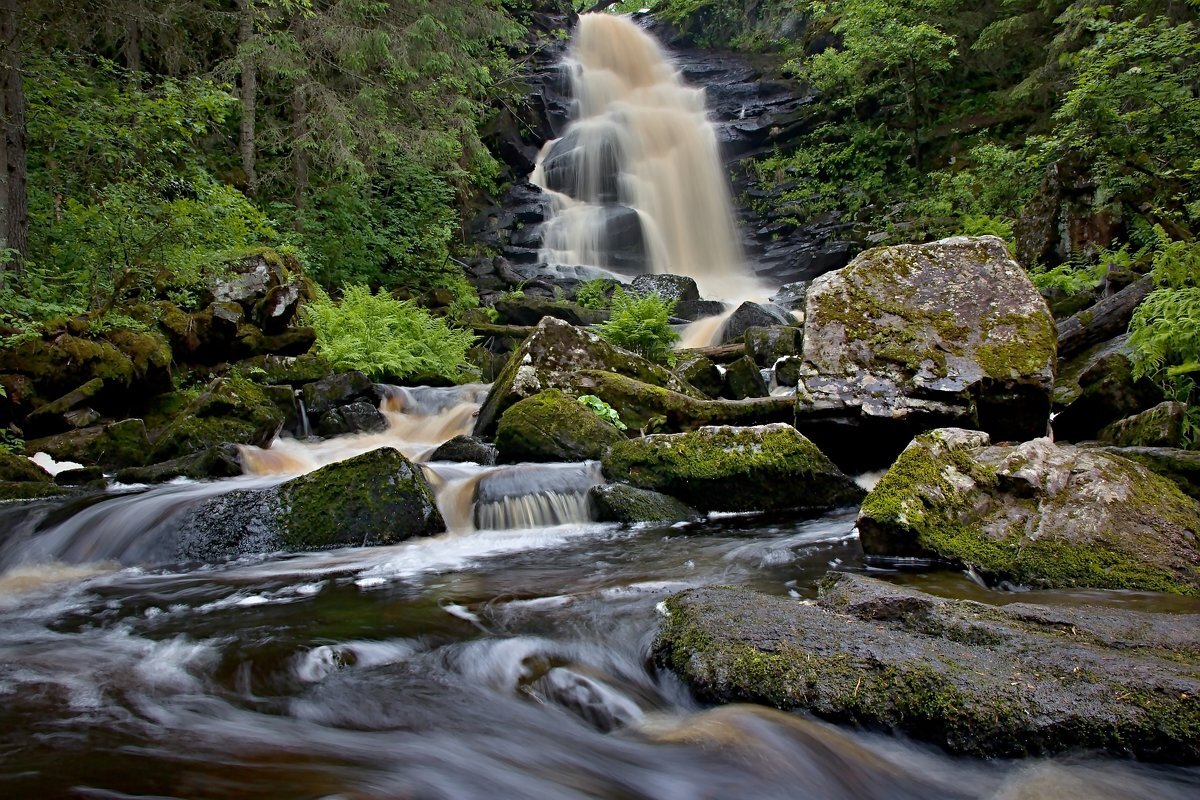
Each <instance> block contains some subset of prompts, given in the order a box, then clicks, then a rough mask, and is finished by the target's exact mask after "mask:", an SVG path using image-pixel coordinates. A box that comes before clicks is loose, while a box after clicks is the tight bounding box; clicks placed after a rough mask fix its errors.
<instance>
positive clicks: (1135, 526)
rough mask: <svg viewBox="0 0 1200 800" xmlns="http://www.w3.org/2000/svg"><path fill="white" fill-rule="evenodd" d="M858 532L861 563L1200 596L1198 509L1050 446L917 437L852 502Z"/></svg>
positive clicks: (1146, 476) (957, 436)
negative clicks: (953, 567) (946, 567)
mask: <svg viewBox="0 0 1200 800" xmlns="http://www.w3.org/2000/svg"><path fill="white" fill-rule="evenodd" d="M858 530H859V534H860V537H861V539H862V546H863V550H864V551H865V552H866V553H867V554H868V555H876V556H898V557H922V558H929V557H933V558H937V559H941V560H945V561H951V562H954V563H958V564H962V565H966V566H969V567H971V568H973V569H974V570H975V571H976V572H978V573H979V574H980V575H982V576H984V577H985V578H987V579H990V580H1007V581H1014V582H1017V583H1020V584H1028V585H1033V586H1039V587H1046V588H1054V587H1076V586H1079V587H1095V588H1103V589H1150V590H1155V591H1166V592H1177V593H1180V594H1189V595H1197V594H1200V548H1198V547H1197V540H1196V537H1197V534H1200V505H1198V504H1197V503H1196V501H1195V500H1193V499H1192V498H1190V497H1188V496H1186V495H1185V494H1183V493H1182V492H1180V491H1179V489H1178V488H1177V487H1176V486H1175V484H1173V483H1172V482H1171V481H1169V480H1167V479H1166V478H1163V477H1161V476H1159V475H1157V474H1155V473H1153V472H1151V471H1150V470H1148V469H1146V468H1145V467H1143V466H1141V465H1139V464H1136V463H1134V462H1133V461H1129V460H1127V459H1124V458H1121V457H1120V456H1116V455H1112V454H1110V453H1107V452H1101V451H1099V450H1092V449H1083V448H1077V447H1070V446H1057V445H1055V444H1054V443H1053V442H1051V441H1050V440H1049V439H1035V440H1033V441H1029V442H1025V443H1023V444H1020V445H1015V446H1007V447H1005V446H991V445H990V442H989V440H988V437H987V434H985V433H983V432H981V431H967V430H962V429H943V430H936V431H931V432H930V433H927V434H924V435H922V436H919V437H917V438H916V439H914V440H913V442H912V443H911V444H910V445H909V446H908V448H906V449H905V451H904V452H903V453H901V454H900V457H899V458H898V459H897V460H896V463H895V464H893V465H892V467H891V469H889V470H888V471H887V473H886V474H885V475H884V476H883V478H882V479H881V480H880V481H879V483H878V484H877V485H876V486H875V488H874V489H872V490H871V493H870V494H869V495H868V496H867V498H866V500H864V501H863V505H862V510H861V511H860V513H859V518H858Z"/></svg>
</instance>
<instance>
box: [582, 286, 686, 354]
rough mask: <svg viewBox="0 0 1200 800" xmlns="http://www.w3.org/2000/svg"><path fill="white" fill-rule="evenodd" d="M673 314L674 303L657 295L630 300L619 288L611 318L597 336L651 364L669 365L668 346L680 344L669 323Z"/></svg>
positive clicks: (647, 295) (613, 300)
mask: <svg viewBox="0 0 1200 800" xmlns="http://www.w3.org/2000/svg"><path fill="white" fill-rule="evenodd" d="M674 310H675V301H674V300H670V301H668V300H663V299H662V298H661V297H660V296H658V295H657V294H646V295H642V296H633V295H629V294H626V292H625V290H624V289H621V288H620V287H618V288H617V290H616V291H615V292H613V296H612V313H611V316H610V317H609V319H608V321H607V322H605V323H603V324H602V325H601V326H600V335H601V336H603V337H604V339H605V340H606V341H608V342H610V343H612V344H615V345H617V346H618V347H623V348H625V349H626V350H632V351H633V352H635V353H637V354H638V355H640V356H642V357H643V358H646V359H648V360H650V361H655V362H658V363H660V364H669V363H672V362H673V361H674V358H675V357H674V354H673V353H672V352H671V346H672V345H673V344H675V342H677V341H678V340H679V334H677V333H676V332H675V331H674V330H672V329H671V325H670V321H669V320H670V317H671V312H672V311H674Z"/></svg>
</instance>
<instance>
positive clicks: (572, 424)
mask: <svg viewBox="0 0 1200 800" xmlns="http://www.w3.org/2000/svg"><path fill="white" fill-rule="evenodd" d="M623 438H624V436H623V435H622V434H621V432H620V431H619V430H617V428H616V426H614V425H613V424H612V423H610V422H607V421H605V420H603V419H601V418H600V417H599V416H597V415H596V414H595V413H594V412H593V411H591V410H590V409H588V408H585V407H584V406H582V405H581V404H580V403H579V402H577V401H576V400H575V398H573V397H570V396H568V395H566V394H564V393H563V392H561V391H559V390H557V389H547V390H546V391H544V392H540V393H539V394H536V395H534V396H532V397H527V398H525V399H524V400H520V401H518V402H516V403H514V404H513V405H512V406H510V407H509V408H508V409H507V410H505V412H504V413H503V414H502V415H501V416H500V422H499V424H498V425H497V426H496V449H497V450H498V451H499V460H500V461H501V462H507V463H510V464H511V463H516V462H519V461H588V460H594V459H598V458H599V457H600V456H601V454H602V453H603V452H604V450H605V448H607V447H608V446H609V445H611V444H613V443H614V442H617V441H619V440H621V439H623Z"/></svg>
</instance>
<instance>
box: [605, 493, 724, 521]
mask: <svg viewBox="0 0 1200 800" xmlns="http://www.w3.org/2000/svg"><path fill="white" fill-rule="evenodd" d="M588 495H589V497H590V498H591V500H592V505H593V506H594V507H595V508H596V519H598V520H599V521H600V522H621V523H624V524H626V525H630V524H634V523H639V522H660V523H667V524H669V523H674V522H692V521H695V520H699V519H701V518H702V515H701V514H700V512H699V511H697V510H696V509H694V508H692V507H691V506H689V505H688V504H687V503H682V502H680V501H679V500H676V499H675V498H674V497H670V496H668V495H665V494H662V493H661V492H652V491H650V490H649V489H639V488H637V487H636V486H629V485H627V484H624V483H605V484H601V485H600V486H593V487H592V489H591V491H590V492H589V493H588Z"/></svg>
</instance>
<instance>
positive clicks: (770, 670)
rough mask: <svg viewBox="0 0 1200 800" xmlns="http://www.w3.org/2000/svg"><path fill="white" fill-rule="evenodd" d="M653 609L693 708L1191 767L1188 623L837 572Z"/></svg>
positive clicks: (1193, 649) (1194, 680) (1017, 750)
mask: <svg viewBox="0 0 1200 800" xmlns="http://www.w3.org/2000/svg"><path fill="white" fill-rule="evenodd" d="M666 608H667V612H668V615H667V618H666V622H665V624H664V626H663V629H662V631H661V632H660V634H659V636H658V640H657V641H656V642H655V645H654V654H655V661H656V662H657V663H658V664H659V665H661V666H663V667H666V668H669V669H671V670H673V671H675V672H676V673H677V674H679V676H680V677H682V678H683V679H684V681H686V682H687V683H688V684H689V685H690V686H691V687H692V689H693V690H694V691H695V692H696V693H697V694H698V695H700V696H701V697H702V698H703V699H705V700H709V701H716V702H730V701H747V700H748V701H751V702H757V703H763V704H766V705H771V706H775V707H778V708H796V709H805V710H808V711H811V712H812V713H814V714H816V715H818V716H820V717H823V718H825V719H829V720H833V721H837V722H849V723H852V724H859V725H866V726H870V727H875V728H883V729H892V730H900V731H904V732H905V733H907V734H909V735H911V736H914V737H918V738H921V739H927V740H930V741H932V742H935V743H937V744H939V745H941V746H943V747H945V748H947V749H948V750H950V751H952V752H955V753H962V754H967V755H972V756H984V757H1012V756H1027V755H1042V754H1048V753H1055V752H1061V751H1064V750H1071V749H1077V748H1079V749H1091V748H1099V749H1104V750H1109V751H1111V752H1114V753H1118V754H1121V755H1134V756H1137V757H1139V758H1143V759H1148V760H1157V761H1169V762H1179V763H1195V762H1197V761H1200V737H1197V736H1196V731H1197V730H1200V704H1197V703H1196V701H1195V697H1196V694H1197V692H1200V678H1198V677H1197V674H1198V672H1197V670H1198V667H1200V660H1198V659H1200V636H1198V634H1197V631H1198V630H1200V615H1195V614H1192V615H1186V614H1185V615H1176V614H1146V613H1139V612H1135V611H1124V610H1114V609H1106V608H1097V607H1082V608H1073V607H1053V608H1050V607H1045V606H1036V605H1025V604H1013V605H1008V606H1004V607H999V608H998V607H993V606H986V605H983V604H979V603H973V602H967V601H962V600H946V599H942V598H936V597H932V596H930V595H926V594H923V593H921V592H917V591H914V590H911V589H905V588H900V587H896V586H892V585H890V584H887V583H884V582H883V581H879V580H874V579H871V578H866V577H861V576H857V575H850V574H835V575H831V576H830V577H829V578H827V580H826V583H825V585H824V587H823V590H822V594H821V597H820V600H819V601H818V602H817V603H816V604H807V603H801V602H798V601H795V600H790V599H784V598H778V597H771V596H767V595H762V594H758V593H755V592H751V591H748V590H745V589H733V588H704V589H691V590H688V591H686V592H683V593H682V594H678V595H675V596H673V597H671V598H669V599H668V600H667V601H666ZM1064 632H1067V633H1066V634H1064Z"/></svg>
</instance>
